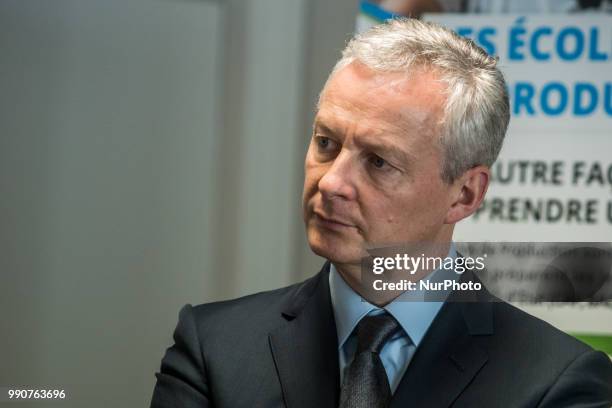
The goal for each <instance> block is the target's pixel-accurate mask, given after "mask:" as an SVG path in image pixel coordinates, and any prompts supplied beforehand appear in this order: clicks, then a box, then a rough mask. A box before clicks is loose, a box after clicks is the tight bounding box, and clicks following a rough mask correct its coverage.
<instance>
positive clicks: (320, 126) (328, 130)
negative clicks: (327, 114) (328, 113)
mask: <svg viewBox="0 0 612 408" xmlns="http://www.w3.org/2000/svg"><path fill="white" fill-rule="evenodd" d="M313 129H314V130H320V131H323V132H324V133H327V134H332V135H335V134H337V132H335V131H334V130H333V129H332V128H330V127H329V126H327V125H326V124H325V123H323V122H322V121H321V120H319V119H315V122H314V126H313Z"/></svg>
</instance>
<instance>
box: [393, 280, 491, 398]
mask: <svg viewBox="0 0 612 408" xmlns="http://www.w3.org/2000/svg"><path fill="white" fill-rule="evenodd" d="M466 274H467V273H466ZM472 276H473V275H472ZM466 279H472V277H468V276H464V277H462V279H461V280H462V281H465V280H466ZM483 299H484V297H483V298H481V299H476V298H474V299H466V298H465V297H464V296H463V295H461V294H458V293H452V294H451V295H450V296H449V299H448V300H447V302H446V303H445V304H444V306H442V309H441V310H440V312H439V313H438V316H437V317H436V318H435V319H434V321H433V322H432V325H431V327H430V329H429V331H428V332H427V334H426V335H425V337H424V338H423V340H422V342H421V344H420V345H419V348H418V349H417V351H416V352H415V354H414V356H413V358H412V361H411V362H410V365H409V366H408V369H407V370H406V373H405V374H404V376H403V378H402V380H401V381H400V384H399V386H398V388H397V390H396V391H395V394H394V395H393V400H392V402H391V408H399V407H448V406H450V405H451V404H452V403H453V401H455V400H456V399H457V397H458V396H459V395H460V394H461V392H462V391H463V390H464V389H465V387H466V386H467V385H468V384H469V383H470V381H472V379H473V378H474V376H475V375H476V374H477V373H478V371H480V369H481V368H482V367H483V366H484V365H485V364H486V362H487V360H488V355H487V352H486V350H485V349H484V348H483V347H482V346H481V343H482V342H483V341H486V337H487V336H488V335H490V334H493V320H492V319H493V310H492V306H493V304H492V303H490V302H482V301H478V300H483Z"/></svg>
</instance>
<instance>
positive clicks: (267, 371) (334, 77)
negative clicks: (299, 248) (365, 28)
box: [151, 20, 612, 408]
mask: <svg viewBox="0 0 612 408" xmlns="http://www.w3.org/2000/svg"><path fill="white" fill-rule="evenodd" d="M508 120H509V108H508V97H507V94H506V88H505V83H504V79H503V76H502V74H501V73H500V72H499V70H498V69H497V67H496V61H495V59H493V58H491V57H490V56H488V55H487V54H486V53H485V52H484V51H483V50H482V49H480V48H478V47H477V46H476V45H474V44H473V43H472V42H470V41H468V40H465V39H463V38H461V37H459V36H457V35H455V34H454V33H452V32H451V31H449V30H446V29H444V28H442V27H440V26H437V25H433V24H427V23H422V22H419V21H416V20H395V21H393V22H390V23H387V24H384V25H381V26H378V27H375V28H374V29H373V30H371V31H369V32H367V33H365V34H364V35H362V36H359V37H356V38H355V39H353V40H352V41H351V42H350V43H349V44H348V46H347V47H346V49H345V50H344V52H343V56H342V58H341V60H340V61H339V62H338V64H337V65H336V67H335V69H334V71H333V72H332V74H331V75H330V78H329V80H328V82H327V84H326V85H325V87H324V89H323V92H322V93H321V97H320V101H319V107H318V112H317V115H316V118H315V124H314V129H313V136H312V140H311V144H310V147H309V150H308V153H307V156H306V161H305V182H304V197H303V202H304V214H303V216H304V222H305V225H306V231H307V235H308V242H309V245H310V247H311V248H312V250H313V251H314V252H315V253H317V254H319V255H321V256H323V257H325V258H327V259H328V260H329V261H328V262H326V263H325V265H324V266H323V268H322V270H321V271H320V272H319V273H318V274H317V275H315V276H314V277H313V278H311V279H308V280H307V281H305V282H302V283H299V284H296V285H293V286H290V287H287V288H283V289H278V290H275V291H270V292H264V293H259V294H256V295H252V296H247V297H244V298H240V299H236V300H231V301H227V302H218V303H212V304H205V305H200V306H196V307H191V306H189V305H187V306H185V307H184V308H183V309H182V311H181V313H180V318H179V323H178V326H177V328H176V330H175V333H174V340H175V344H174V345H173V346H172V347H170V348H169V349H168V350H167V352H166V355H165V356H164V358H163V360H162V365H161V369H160V372H159V373H158V374H157V385H156V387H155V391H154V393H153V400H152V403H151V406H152V407H154V408H168V407H185V408H192V407H194V408H195V407H218V408H222V407H231V408H241V407H289V408H297V407H313V408H318V407H338V406H339V407H341V408H365V407H374V408H376V407H389V406H390V407H449V406H453V407H475V406H477V407H480V406H483V407H491V406H500V407H602V408H603V407H606V408H607V407H610V406H612V364H611V362H610V360H609V358H608V357H607V356H606V355H605V354H603V353H601V352H596V351H594V350H592V349H591V348H589V347H588V346H587V345H585V344H583V343H581V342H579V341H577V340H575V339H573V338H571V337H570V336H568V335H566V334H564V333H562V332H560V331H558V330H556V329H555V328H553V327H552V326H550V325H548V324H546V323H544V322H542V321H540V320H538V319H536V318H534V317H531V316H529V315H528V314H526V313H524V312H521V311H520V310H518V309H516V308H514V307H513V306H511V305H509V304H507V303H505V302H502V301H499V299H496V298H494V297H493V296H492V295H490V294H489V293H488V292H487V291H486V290H485V289H482V290H478V291H469V292H466V293H464V292H462V291H450V292H443V293H442V298H440V299H436V300H435V301H419V299H421V300H423V299H425V298H426V295H427V294H426V293H423V291H420V290H415V291H406V292H404V293H402V292H398V291H395V290H382V291H378V292H377V293H376V296H374V295H372V287H371V286H370V284H369V283H367V282H369V281H368V280H367V279H362V278H363V277H364V275H362V272H363V271H362V261H363V260H364V259H368V257H369V252H368V251H371V250H372V248H376V247H382V246H386V245H394V246H395V245H402V244H404V243H436V244H438V246H437V247H438V248H443V250H441V251H440V250H439V251H438V252H437V253H436V254H437V255H439V256H444V255H446V257H445V259H447V258H448V259H453V260H457V259H460V258H461V256H460V255H459V254H457V253H456V251H455V249H454V245H453V244H452V233H453V229H454V225H455V224H456V223H457V222H458V221H460V220H461V219H463V218H465V217H468V216H469V215H471V214H472V213H473V212H474V211H475V210H476V209H477V208H478V206H479V205H480V203H481V202H482V200H483V197H484V195H485V192H486V189H487V186H488V183H489V178H490V172H489V168H490V166H491V164H492V163H493V162H494V160H495V158H496V157H497V154H498V152H499V150H500V148H501V145H502V141H503V138H504V135H505V132H506V128H507V124H508ZM432 248H433V246H432ZM365 264H366V263H364V265H365ZM449 274H450V275H449ZM418 277H419V278H422V280H423V282H429V281H431V282H435V281H439V280H440V279H445V280H451V281H453V280H455V281H458V282H459V283H469V282H471V283H474V282H475V283H478V279H477V277H476V276H474V274H473V273H472V272H470V271H468V272H466V273H463V274H462V275H458V274H456V273H455V271H452V270H451V271H445V270H443V269H437V270H435V271H434V272H432V273H428V274H424V275H423V276H418ZM362 299H363V300H362Z"/></svg>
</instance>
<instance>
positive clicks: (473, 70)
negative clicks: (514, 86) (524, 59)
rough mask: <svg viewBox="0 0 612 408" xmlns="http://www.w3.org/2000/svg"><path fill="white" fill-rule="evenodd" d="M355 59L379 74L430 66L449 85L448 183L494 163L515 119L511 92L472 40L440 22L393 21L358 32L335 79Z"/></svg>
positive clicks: (444, 126) (444, 144) (445, 126)
mask: <svg viewBox="0 0 612 408" xmlns="http://www.w3.org/2000/svg"><path fill="white" fill-rule="evenodd" d="M354 61H358V62H360V63H362V64H364V65H365V66H367V67H368V68H370V69H372V70H374V71H377V72H402V71H405V72H409V71H410V69H411V68H420V67H424V68H428V69H429V68H431V69H433V70H434V72H435V73H437V74H438V75H439V78H440V80H441V81H442V82H444V83H445V84H446V89H447V100H446V106H445V111H444V118H443V119H442V123H441V124H440V125H441V133H440V146H441V148H442V152H443V157H444V163H443V166H442V170H441V172H442V173H441V177H442V179H443V180H444V181H446V182H447V183H452V182H453V181H454V180H455V179H457V177H459V176H461V175H462V174H463V173H464V172H465V171H466V170H468V169H470V168H472V167H474V166H477V165H481V164H482V165H485V166H488V167H491V166H492V165H493V162H495V159H496V158H497V155H498V154H499V151H500V150H501V147H502V143H503V140H504V135H505V133H506V129H507V127H508V122H509V120H510V108H509V102H508V92H507V89H506V83H505V81H504V77H503V75H502V73H501V72H500V70H499V69H498V68H497V59H496V58H494V57H491V56H489V55H488V54H487V53H486V52H485V51H484V50H483V49H482V48H480V47H479V46H477V45H476V44H475V43H474V42H473V41H472V40H469V39H466V38H463V37H461V36H459V35H458V34H456V33H455V32H453V31H452V30H450V29H448V28H445V27H443V26H441V25H439V24H435V23H431V22H423V21H419V20H416V19H407V18H399V19H393V20H390V21H388V22H387V23H385V24H381V25H377V26H375V27H373V28H371V29H370V30H368V31H366V32H365V33H363V34H359V35H356V36H355V37H354V38H353V39H352V40H351V41H350V42H349V43H348V45H347V46H346V48H345V49H344V50H343V51H342V58H341V59H340V60H339V61H338V63H337V64H336V66H335V67H334V70H333V71H332V73H331V75H330V78H331V76H333V74H334V73H335V72H337V71H338V70H340V69H342V68H343V67H345V66H347V65H349V64H350V63H352V62H354Z"/></svg>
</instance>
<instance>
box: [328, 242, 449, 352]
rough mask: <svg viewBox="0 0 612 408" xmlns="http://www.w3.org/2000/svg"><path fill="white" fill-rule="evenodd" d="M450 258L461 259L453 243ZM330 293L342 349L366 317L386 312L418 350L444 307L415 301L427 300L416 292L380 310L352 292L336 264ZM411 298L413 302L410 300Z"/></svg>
mask: <svg viewBox="0 0 612 408" xmlns="http://www.w3.org/2000/svg"><path fill="white" fill-rule="evenodd" d="M447 256H448V257H452V258H455V257H456V256H457V251H456V249H455V244H454V243H451V247H450V250H449V253H448V255H447ZM442 273H444V271H443V270H440V269H438V270H436V271H434V272H432V273H431V274H430V275H429V276H428V277H427V278H425V280H430V279H433V280H438V279H440V276H441V274H442ZM458 276H459V275H458V274H456V273H454V272H452V271H451V273H450V274H448V276H447V278H453V279H456V278H457V277H458ZM329 290H330V295H331V301H332V307H333V310H334V318H335V321H336V332H337V335H338V347H339V348H340V349H341V348H342V347H343V346H344V343H345V342H346V340H347V339H348V338H349V336H350V335H351V333H352V332H353V330H354V329H355V326H357V324H358V323H359V322H360V321H361V319H362V318H363V317H364V316H366V315H367V314H369V313H370V312H372V311H380V310H383V309H384V310H386V311H387V312H388V313H389V314H390V315H391V316H393V317H394V318H395V320H397V321H398V323H399V324H400V326H402V329H404V332H406V334H407V335H408V336H409V337H410V339H411V340H412V342H413V343H414V345H415V346H418V345H419V343H420V342H421V340H422V339H423V337H424V336H425V333H426V332H427V329H428V328H429V326H430V325H431V322H432V321H433V319H434V318H435V317H436V315H437V314H438V312H439V311H440V308H441V307H442V304H443V302H425V301H419V300H414V299H418V298H419V296H421V297H422V296H423V292H422V291H419V290H416V291H411V292H404V294H402V295H400V296H399V297H398V298H397V299H395V300H393V301H392V302H391V303H389V304H388V305H386V306H385V307H384V308H380V307H378V306H375V305H373V304H371V303H369V302H367V301H366V300H364V299H362V298H361V296H359V294H357V293H356V292H355V291H354V290H353V289H351V287H350V286H349V285H348V284H347V283H346V282H345V281H344V279H343V278H342V276H341V275H340V273H339V272H338V271H337V270H336V267H335V266H334V264H331V265H330V270H329ZM408 298H410V299H411V300H407V299H408Z"/></svg>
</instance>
